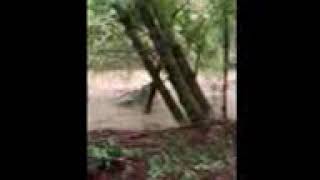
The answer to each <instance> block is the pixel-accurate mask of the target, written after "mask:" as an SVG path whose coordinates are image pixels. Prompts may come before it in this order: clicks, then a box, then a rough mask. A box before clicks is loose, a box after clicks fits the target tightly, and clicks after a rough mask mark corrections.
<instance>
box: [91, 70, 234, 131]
mask: <svg viewBox="0 0 320 180" xmlns="http://www.w3.org/2000/svg"><path fill="white" fill-rule="evenodd" d="M148 82H150V77H149V76H148V74H147V73H146V72H145V71H144V70H134V71H125V70H113V71H105V72H92V71H89V72H88V78H87V83H88V113H87V115H88V117H87V125H88V130H89V131H90V130H99V129H106V128H108V129H116V130H124V129H130V130H158V129H167V128H172V127H178V124H177V123H176V122H175V121H174V119H173V117H172V115H171V114H170V112H169V110H168V109H167V107H166V106H165V104H164V102H163V100H162V99H161V97H160V95H159V94H157V96H156V99H155V101H154V103H153V109H152V112H151V114H148V115H146V114H144V113H143V106H139V105H134V106H130V107H122V106H119V105H118V104H117V102H119V97H120V96H121V95H123V94H125V93H126V92H130V91H132V90H135V89H139V88H140V87H142V86H143V85H145V84H147V83H148ZM198 82H199V83H200V86H201V88H202V89H203V91H204V93H205V95H206V96H207V98H208V99H209V101H210V103H211V104H212V107H213V110H214V112H215V114H216V116H217V117H219V116H221V110H220V109H221V82H222V81H221V78H218V77H217V76H215V75H213V74H209V73H200V74H199V77H198ZM228 117H229V118H230V119H232V120H236V72H234V71H232V72H230V75H229V90H228Z"/></svg>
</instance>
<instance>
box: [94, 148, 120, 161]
mask: <svg viewBox="0 0 320 180" xmlns="http://www.w3.org/2000/svg"><path fill="white" fill-rule="evenodd" d="M123 155H124V153H123V151H122V150H121V149H120V148H119V147H117V146H113V145H103V146H89V147H88V156H89V157H93V158H97V159H104V160H112V159H114V158H118V157H121V156H123Z"/></svg>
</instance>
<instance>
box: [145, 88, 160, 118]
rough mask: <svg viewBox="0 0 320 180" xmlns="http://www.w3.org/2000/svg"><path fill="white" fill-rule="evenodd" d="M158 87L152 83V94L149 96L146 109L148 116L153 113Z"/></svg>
mask: <svg viewBox="0 0 320 180" xmlns="http://www.w3.org/2000/svg"><path fill="white" fill-rule="evenodd" d="M156 91H157V89H156V85H155V83H154V82H152V83H151V90H150V94H149V96H148V100H147V104H146V107H145V110H144V112H145V113H146V114H150V112H151V108H152V102H153V99H154V98H155V95H156Z"/></svg>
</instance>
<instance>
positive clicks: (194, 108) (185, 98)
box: [139, 3, 206, 122]
mask: <svg viewBox="0 0 320 180" xmlns="http://www.w3.org/2000/svg"><path fill="white" fill-rule="evenodd" d="M140 5H141V6H140V8H139V10H140V13H141V17H142V20H143V22H144V24H145V25H146V27H147V28H148V30H149V35H150V38H151V40H152V41H153V44H154V45H155V48H156V50H157V51H158V54H159V55H160V60H161V61H162V62H163V63H164V65H165V68H166V70H167V72H168V74H169V79H170V81H171V83H172V84H173V86H174V87H175V89H176V92H177V94H178V97H179V100H180V102H181V104H182V105H183V107H184V108H185V110H186V112H187V114H188V117H189V118H190V120H191V121H193V122H194V121H198V120H201V119H205V118H206V117H205V115H206V114H205V113H204V111H203V110H202V108H201V106H200V104H199V102H198V101H197V99H196V98H195V97H194V95H193V92H192V90H191V88H190V87H189V86H188V83H187V82H186V81H185V78H184V74H183V73H182V72H181V69H180V68H179V64H178V63H177V62H176V60H175V58H174V56H173V54H172V49H171V47H172V46H171V45H170V42H169V39H167V38H166V37H165V34H164V33H163V32H162V31H161V30H159V27H157V26H156V24H155V22H154V20H155V19H154V17H153V16H152V14H151V13H150V9H148V8H147V7H146V6H144V4H143V3H141V4H140ZM170 40H171V39H170Z"/></svg>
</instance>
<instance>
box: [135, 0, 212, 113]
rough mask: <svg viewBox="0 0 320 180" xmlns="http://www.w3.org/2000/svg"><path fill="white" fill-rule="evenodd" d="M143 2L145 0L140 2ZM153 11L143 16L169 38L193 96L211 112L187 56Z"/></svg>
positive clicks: (206, 110) (155, 10)
mask: <svg viewBox="0 0 320 180" xmlns="http://www.w3.org/2000/svg"><path fill="white" fill-rule="evenodd" d="M140 3H145V2H140ZM152 10H153V11H154V12H155V17H154V16H153V15H152V14H151V13H150V11H145V12H144V13H145V14H144V15H142V16H143V17H144V16H148V17H153V18H154V19H156V20H157V21H158V22H159V25H160V28H162V32H163V33H164V36H165V37H167V38H168V39H170V41H171V43H170V44H168V45H170V46H171V47H170V48H171V49H172V54H173V56H174V57H175V59H176V61H177V64H178V65H179V68H180V69H181V72H182V74H183V76H184V78H185V80H186V82H187V84H188V85H189V87H190V89H191V91H192V94H193V95H194V96H195V98H196V99H197V100H198V101H199V103H200V106H201V108H202V109H203V110H204V112H206V113H207V114H208V113H211V106H210V104H209V102H208V101H207V99H206V97H205V96H204V94H203V92H202V91H201V88H200V86H199V84H198V83H197V82H196V76H195V72H193V71H192V69H191V67H190V65H189V63H188V61H187V58H186V56H185V54H184V52H183V50H182V47H181V46H180V45H179V43H178V42H177V41H176V39H175V37H174V33H173V32H172V31H171V30H170V29H168V28H167V27H166V24H165V23H163V22H162V19H161V17H159V16H157V14H159V13H157V9H156V8H153V9H152Z"/></svg>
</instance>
